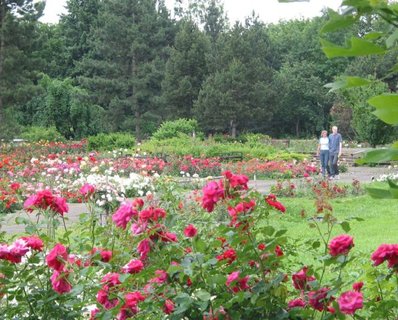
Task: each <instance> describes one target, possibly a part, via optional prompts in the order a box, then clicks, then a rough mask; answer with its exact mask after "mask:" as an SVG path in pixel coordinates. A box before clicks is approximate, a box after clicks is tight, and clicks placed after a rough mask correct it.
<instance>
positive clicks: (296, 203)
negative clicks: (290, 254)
mask: <svg viewBox="0 0 398 320" xmlns="http://www.w3.org/2000/svg"><path fill="white" fill-rule="evenodd" d="M279 200H280V201H281V202H282V203H283V204H284V205H285V206H286V213H285V214H284V215H280V216H274V217H277V218H276V219H278V220H277V221H272V222H271V221H270V223H271V224H272V225H273V226H275V227H277V228H278V227H280V228H285V229H287V230H288V231H287V235H288V236H290V237H291V238H293V239H300V240H307V239H312V238H316V237H319V235H318V234H317V232H316V229H313V228H310V227H309V226H308V218H310V217H312V216H314V214H315V206H314V199H308V198H280V199H279ZM331 204H332V207H333V212H334V215H335V216H336V217H337V219H338V220H339V221H341V220H343V219H347V218H349V217H360V218H363V219H364V221H356V220H352V221H350V226H351V230H350V231H349V232H348V234H350V235H351V236H353V237H354V243H355V250H358V251H363V252H366V253H370V252H373V251H374V250H375V249H376V248H377V247H378V246H379V245H380V244H382V243H398V232H397V227H398V200H377V199H372V198H371V197H370V196H368V195H364V196H360V197H350V198H342V199H335V200H333V201H331ZM303 209H304V210H305V213H306V215H305V217H304V218H302V217H301V214H300V212H301V211H302V210H303ZM272 219H275V218H272ZM342 233H346V232H345V231H343V229H342V228H341V227H340V226H336V227H335V228H334V230H333V236H334V235H339V234H342Z"/></svg>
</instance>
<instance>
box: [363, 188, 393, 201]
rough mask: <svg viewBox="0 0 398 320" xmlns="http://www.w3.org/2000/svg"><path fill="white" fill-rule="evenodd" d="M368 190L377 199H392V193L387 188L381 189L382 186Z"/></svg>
mask: <svg viewBox="0 0 398 320" xmlns="http://www.w3.org/2000/svg"><path fill="white" fill-rule="evenodd" d="M366 191H367V192H368V193H369V195H370V196H371V197H372V198H376V199H391V198H392V196H391V193H390V191H389V190H387V189H381V188H369V187H367V188H366Z"/></svg>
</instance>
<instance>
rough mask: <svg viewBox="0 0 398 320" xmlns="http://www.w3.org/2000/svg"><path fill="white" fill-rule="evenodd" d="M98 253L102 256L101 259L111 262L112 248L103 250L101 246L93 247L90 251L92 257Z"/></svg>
mask: <svg viewBox="0 0 398 320" xmlns="http://www.w3.org/2000/svg"><path fill="white" fill-rule="evenodd" d="M97 254H98V255H99V256H100V257H101V261H102V262H109V261H111V259H112V251H110V250H103V249H100V248H93V249H92V250H91V251H90V255H91V258H93V257H95V256H96V255H97Z"/></svg>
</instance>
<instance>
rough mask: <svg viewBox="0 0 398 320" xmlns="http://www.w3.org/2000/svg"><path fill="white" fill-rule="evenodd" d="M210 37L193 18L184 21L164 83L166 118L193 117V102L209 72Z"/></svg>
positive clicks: (167, 67)
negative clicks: (207, 60)
mask: <svg viewBox="0 0 398 320" xmlns="http://www.w3.org/2000/svg"><path fill="white" fill-rule="evenodd" d="M209 50H210V41H209V39H208V38H207V37H206V36H205V35H204V33H202V32H201V31H200V30H199V29H198V27H197V26H196V25H195V23H194V22H193V21H191V20H184V21H183V22H181V25H180V30H179V32H178V33H177V35H176V39H175V44H174V47H173V48H172V49H171V54H170V58H169V60H168V61H167V65H166V72H165V78H164V81H163V83H162V91H163V95H162V103H163V106H164V107H163V110H164V117H165V118H166V119H178V118H191V117H192V116H193V110H192V109H193V104H194V102H195V100H196V99H197V98H198V94H199V90H200V88H201V86H202V83H203V81H204V80H205V79H206V77H207V75H208V71H207V66H206V55H207V54H208V53H209Z"/></svg>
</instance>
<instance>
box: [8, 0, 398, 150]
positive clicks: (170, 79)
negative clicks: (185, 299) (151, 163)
mask: <svg viewBox="0 0 398 320" xmlns="http://www.w3.org/2000/svg"><path fill="white" fill-rule="evenodd" d="M43 8H44V2H35V3H33V1H32V0H20V1H12V0H6V1H1V5H0V129H1V130H0V135H1V136H2V137H12V136H16V135H18V134H20V132H21V131H24V130H25V128H27V127H30V126H34V127H36V126H42V127H55V128H56V129H57V130H58V132H59V133H61V134H62V135H63V136H64V137H65V138H68V139H79V138H82V137H85V136H87V135H93V134H97V133H100V132H115V131H127V132H131V133H134V134H135V136H136V137H137V139H138V140H140V139H142V138H145V137H148V136H150V135H151V134H152V133H153V132H154V131H155V130H156V129H157V128H158V127H159V125H160V124H161V123H162V122H164V121H169V120H176V119H179V118H186V119H195V120H196V121H197V122H198V124H199V125H200V127H201V130H203V131H204V133H205V134H210V133H212V134H213V133H226V134H231V135H232V136H235V135H237V134H241V133H245V132H254V133H264V134H268V135H272V136H274V137H287V136H297V137H313V136H318V135H319V132H320V130H321V129H328V128H329V127H330V125H331V124H332V123H333V124H334V123H336V122H335V121H336V119H337V118H336V116H335V115H336V113H333V112H332V113H331V110H332V107H333V106H336V105H339V106H340V109H339V108H336V107H335V108H334V109H333V110H335V111H336V110H349V111H350V112H345V113H344V114H345V118H344V121H345V122H344V123H345V124H346V126H347V127H349V128H351V129H352V130H351V129H350V130H348V129H347V134H348V133H349V134H350V138H353V139H358V140H360V141H369V142H370V143H372V144H378V143H383V142H387V141H388V139H390V138H388V139H387V137H391V136H395V135H396V130H395V129H391V128H389V129H386V128H384V129H383V127H382V124H381V123H380V122H377V121H378V120H377V119H375V118H372V115H371V111H372V107H371V106H370V105H369V104H367V102H366V99H364V98H363V95H362V94H361V93H359V92H356V91H346V92H345V93H341V92H339V93H337V94H336V93H335V92H329V90H328V89H327V88H325V87H324V85H325V84H326V83H330V82H332V81H333V80H334V79H335V78H336V77H337V76H339V75H347V76H350V75H353V74H355V75H360V76H362V77H363V78H369V79H370V78H371V79H377V81H378V85H377V88H376V87H375V88H373V89H372V90H376V91H377V92H378V93H380V92H394V91H396V76H395V75H393V74H391V75H389V76H385V75H386V70H389V69H390V68H391V66H393V65H394V64H395V63H396V58H397V53H396V51H392V52H390V53H388V54H387V55H385V56H384V58H383V59H381V58H379V57H377V56H367V57H357V56H352V57H347V56H345V57H344V56H343V57H339V58H337V59H332V60H330V59H327V57H326V56H325V54H324V53H323V52H322V50H321V43H320V41H319V33H320V30H321V28H322V26H323V25H324V24H325V23H326V21H328V19H329V18H330V14H329V13H327V12H325V13H324V14H323V16H322V17H317V18H314V19H309V20H294V21H284V22H280V23H278V24H264V23H262V22H260V21H259V20H258V18H257V17H256V16H255V14H253V16H251V17H248V18H247V19H246V21H245V22H244V23H239V22H234V23H233V22H232V23H229V20H228V17H227V16H226V15H225V14H224V10H223V6H222V3H221V2H220V1H217V0H197V1H192V2H191V5H190V6H189V8H188V9H182V8H179V7H177V8H176V15H175V17H174V18H171V15H170V13H169V12H168V10H167V8H166V6H165V3H164V1H163V0H157V1H153V0H143V1H139V2H137V1H133V0H104V1H99V0H89V1H81V0H68V2H67V9H68V13H67V14H65V15H64V16H62V17H61V19H60V22H59V23H58V24H55V25H47V24H43V23H41V22H39V21H38V19H39V17H40V16H41V14H42V11H43ZM389 28H390V25H389V24H388V23H385V22H384V21H383V20H382V19H380V18H378V17H377V16H375V15H364V18H363V19H362V20H360V23H358V24H355V25H354V24H352V25H349V26H348V27H347V28H346V29H345V30H344V33H342V32H341V31H340V30H336V32H333V33H330V34H327V35H323V39H324V41H330V42H333V43H337V44H343V43H344V39H349V38H350V37H351V36H352V35H360V36H362V37H364V36H365V35H367V34H369V33H372V31H374V30H379V31H380V30H381V31H385V32H388V30H389ZM369 90H371V89H369ZM376 91H375V92H376ZM369 94H371V93H370V92H369ZM341 108H342V109H341ZM362 109H363V110H364V114H367V115H368V116H367V117H365V118H366V119H365V118H364V119H361V120H360V121H359V120H358V117H357V115H358V114H361V113H362V112H361V111H358V110H362ZM368 127H369V128H370V130H369V131H370V132H367V130H366V128H368ZM368 133H369V134H368Z"/></svg>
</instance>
